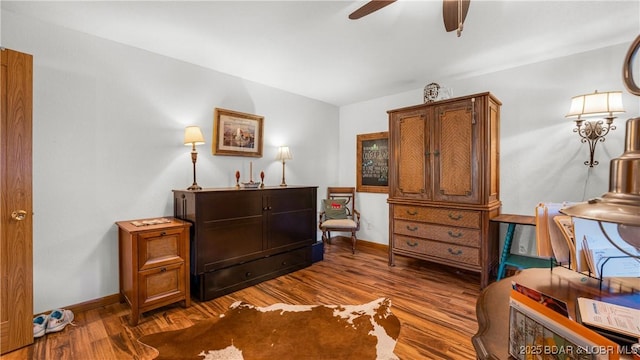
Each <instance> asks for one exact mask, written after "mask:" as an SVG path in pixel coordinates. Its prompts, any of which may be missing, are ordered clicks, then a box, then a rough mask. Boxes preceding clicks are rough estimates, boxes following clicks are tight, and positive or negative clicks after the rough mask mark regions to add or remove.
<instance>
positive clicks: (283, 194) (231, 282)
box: [173, 186, 317, 301]
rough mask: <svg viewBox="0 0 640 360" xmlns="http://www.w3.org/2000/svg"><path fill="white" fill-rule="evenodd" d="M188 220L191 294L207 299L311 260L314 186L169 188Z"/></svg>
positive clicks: (178, 209) (314, 237)
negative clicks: (189, 228)
mask: <svg viewBox="0 0 640 360" xmlns="http://www.w3.org/2000/svg"><path fill="white" fill-rule="evenodd" d="M173 194H174V215H175V217H177V218H180V219H183V220H187V221H190V222H191V223H192V224H193V226H192V227H191V269H190V273H191V295H192V296H195V297H196V298H198V299H199V300H203V301H204V300H210V299H213V298H216V297H219V296H222V295H225V294H228V293H231V292H234V291H237V290H239V289H242V288H245V287H248V286H251V285H255V284H257V283H259V282H262V281H265V280H268V279H272V278H275V277H277V276H280V275H284V274H287V273H290V272H293V271H296V270H299V269H302V268H305V267H307V266H309V265H311V263H312V257H311V253H312V245H313V244H314V243H315V242H316V240H317V223H316V213H317V205H316V204H317V186H287V187H266V188H259V189H237V188H212V189H203V190H196V191H191V190H173Z"/></svg>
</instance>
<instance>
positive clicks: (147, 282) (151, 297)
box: [138, 263, 187, 308]
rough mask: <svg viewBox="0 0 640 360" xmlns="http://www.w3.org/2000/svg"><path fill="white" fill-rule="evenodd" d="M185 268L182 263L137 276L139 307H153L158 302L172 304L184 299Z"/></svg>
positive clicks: (143, 272) (144, 272)
mask: <svg viewBox="0 0 640 360" xmlns="http://www.w3.org/2000/svg"><path fill="white" fill-rule="evenodd" d="M185 275H186V274H185V267H184V264H183V263H178V264H173V265H169V266H162V267H159V268H155V269H151V270H147V271H142V272H140V273H139V274H138V276H139V278H138V283H139V284H140V290H139V293H138V296H139V301H140V307H141V308H144V307H146V306H151V305H154V304H156V303H158V302H166V303H173V302H175V301H176V300H172V298H174V297H175V298H178V300H182V299H184V295H185V293H186V290H187V289H186V283H185V279H186V276H185Z"/></svg>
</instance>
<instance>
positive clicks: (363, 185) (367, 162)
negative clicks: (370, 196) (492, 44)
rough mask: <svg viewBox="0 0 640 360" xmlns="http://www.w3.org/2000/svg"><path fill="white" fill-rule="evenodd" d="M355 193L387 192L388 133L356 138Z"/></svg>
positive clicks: (364, 135) (370, 134)
mask: <svg viewBox="0 0 640 360" xmlns="http://www.w3.org/2000/svg"><path fill="white" fill-rule="evenodd" d="M356 153H357V154H356V179H357V182H356V191H358V192H371V193H388V192H389V132H388V131H384V132H376V133H369V134H359V135H357V136H356Z"/></svg>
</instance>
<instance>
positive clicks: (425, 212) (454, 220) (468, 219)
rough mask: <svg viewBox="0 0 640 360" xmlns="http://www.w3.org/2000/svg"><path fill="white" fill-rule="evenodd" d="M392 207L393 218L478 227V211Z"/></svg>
mask: <svg viewBox="0 0 640 360" xmlns="http://www.w3.org/2000/svg"><path fill="white" fill-rule="evenodd" d="M393 209H394V210H393V217H394V219H403V220H411V221H421V222H430V223H434V224H441V225H451V226H462V227H468V228H473V229H480V211H473V210H459V209H451V208H435V207H423V206H408V205H397V206H395V207H394V208H393Z"/></svg>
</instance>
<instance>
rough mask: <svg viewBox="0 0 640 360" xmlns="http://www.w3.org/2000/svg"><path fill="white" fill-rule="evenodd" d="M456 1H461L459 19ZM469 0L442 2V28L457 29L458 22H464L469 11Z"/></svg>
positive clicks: (459, 0)
mask: <svg viewBox="0 0 640 360" xmlns="http://www.w3.org/2000/svg"><path fill="white" fill-rule="evenodd" d="M458 2H461V5H462V11H461V14H460V15H461V16H460V19H458ZM469 2H470V0H444V1H443V3H442V17H443V19H444V28H445V29H446V30H447V32H449V31H454V30H457V29H458V25H459V23H464V19H466V18H467V13H468V12H469Z"/></svg>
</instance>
